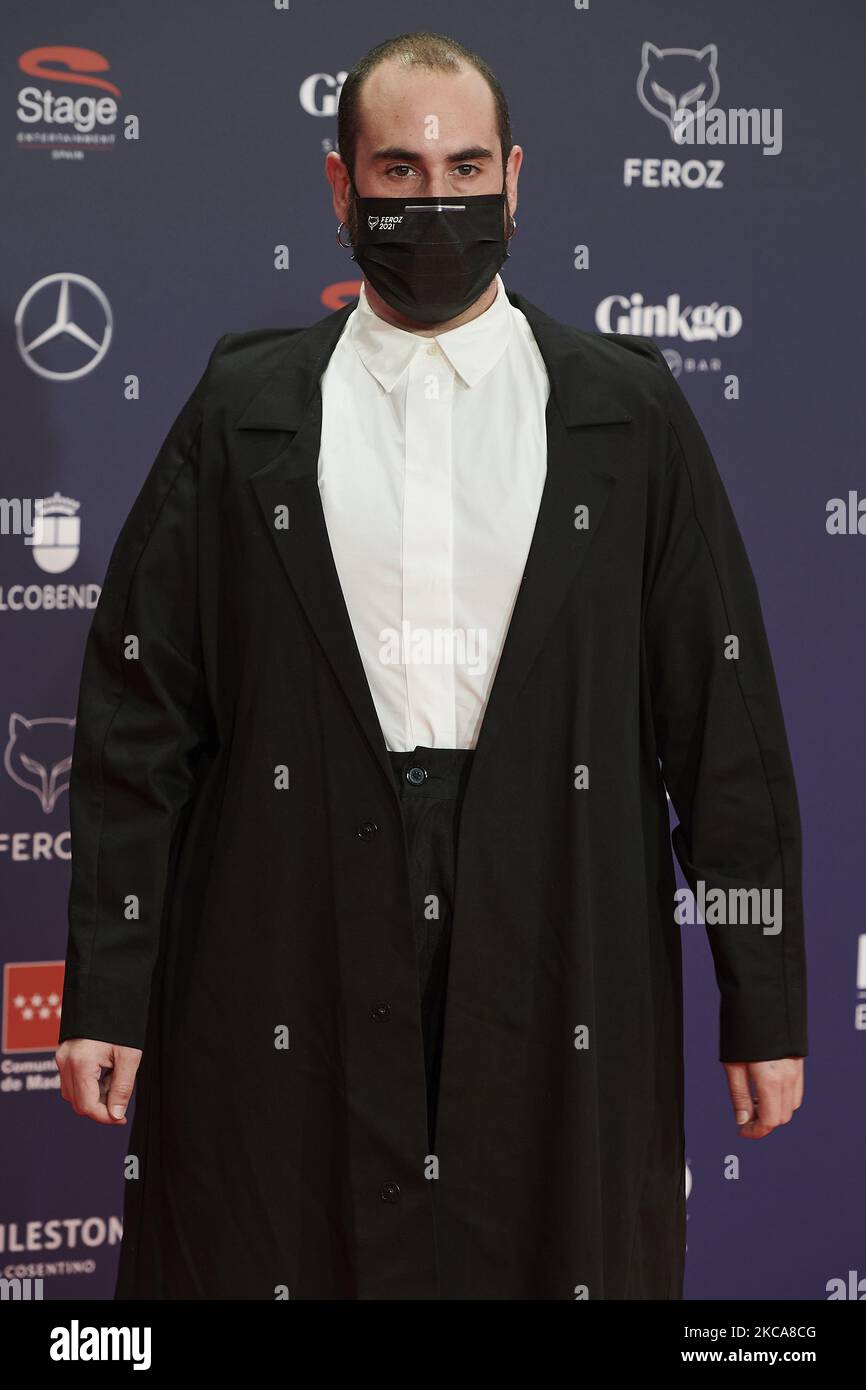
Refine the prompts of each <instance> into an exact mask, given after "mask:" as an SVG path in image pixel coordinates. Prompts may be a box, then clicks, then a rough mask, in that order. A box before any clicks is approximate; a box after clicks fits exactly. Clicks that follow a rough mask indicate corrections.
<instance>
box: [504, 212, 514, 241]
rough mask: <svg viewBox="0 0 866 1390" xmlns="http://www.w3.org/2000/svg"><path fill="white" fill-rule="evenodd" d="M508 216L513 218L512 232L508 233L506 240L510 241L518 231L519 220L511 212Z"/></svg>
mask: <svg viewBox="0 0 866 1390" xmlns="http://www.w3.org/2000/svg"><path fill="white" fill-rule="evenodd" d="M508 216H509V217H510V218H511V231H510V232H509V233H508V236H507V237H506V238H505V240H506V241H510V240H511V238H512V237H513V236H514V233H515V232H516V231H517V218H516V217H515V216H514V214H513V213H511V212H510V213H509V214H508Z"/></svg>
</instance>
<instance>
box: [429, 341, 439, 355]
mask: <svg viewBox="0 0 866 1390" xmlns="http://www.w3.org/2000/svg"><path fill="white" fill-rule="evenodd" d="M438 351H439V349H438V347H437V346H436V344H435V343H431V344H430V346H429V347H428V349H427V356H428V357H435V356H436V354H437V352H438Z"/></svg>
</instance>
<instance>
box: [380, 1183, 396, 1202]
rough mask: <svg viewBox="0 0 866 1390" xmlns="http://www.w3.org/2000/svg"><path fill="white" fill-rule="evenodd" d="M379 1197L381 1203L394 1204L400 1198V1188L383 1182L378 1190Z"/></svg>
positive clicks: (394, 1184)
mask: <svg viewBox="0 0 866 1390" xmlns="http://www.w3.org/2000/svg"><path fill="white" fill-rule="evenodd" d="M379 1196H380V1197H381V1198H382V1201H383V1202H396V1200H397V1198H398V1197H399V1196H400V1188H399V1186H398V1184H397V1183H395V1182H383V1183H382V1186H381V1187H380V1188H379Z"/></svg>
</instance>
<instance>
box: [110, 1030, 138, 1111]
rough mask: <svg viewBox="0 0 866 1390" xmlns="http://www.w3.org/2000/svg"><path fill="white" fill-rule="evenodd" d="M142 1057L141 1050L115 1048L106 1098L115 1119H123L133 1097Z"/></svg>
mask: <svg viewBox="0 0 866 1390" xmlns="http://www.w3.org/2000/svg"><path fill="white" fill-rule="evenodd" d="M140 1057H141V1053H140V1052H136V1051H134V1050H133V1049H132V1048H129V1047H121V1048H117V1049H116V1050H115V1054H114V1066H113V1067H112V1069H111V1071H110V1073H109V1075H108V1077H107V1078H106V1080H107V1081H108V1095H107V1099H106V1103H107V1106H108V1113H109V1115H111V1116H112V1117H113V1119H114V1120H115V1121H120V1120H122V1119H123V1117H124V1115H125V1114H126V1108H127V1106H128V1105H129V1102H130V1100H131V1099H132V1088H133V1086H134V1085H135V1074H136V1072H137V1071H138V1062H139V1058H140Z"/></svg>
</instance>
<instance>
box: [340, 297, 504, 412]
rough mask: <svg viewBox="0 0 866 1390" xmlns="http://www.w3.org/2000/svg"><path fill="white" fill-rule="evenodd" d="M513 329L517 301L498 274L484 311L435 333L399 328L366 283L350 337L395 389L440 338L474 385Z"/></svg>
mask: <svg viewBox="0 0 866 1390" xmlns="http://www.w3.org/2000/svg"><path fill="white" fill-rule="evenodd" d="M511 330H512V309H511V303H510V301H509V299H508V296H507V294H506V293H505V285H504V284H503V282H502V277H501V276H500V275H498V274H497V276H496V298H495V299H494V301H493V303H492V304H491V305H490V307H489V309H485V310H484V313H483V314H479V315H478V317H477V318H474V319H471V320H470V321H469V323H463V324H461V325H460V327H459V328H451V329H449V330H448V331H447V332H446V333H437V334H435V335H434V336H433V337H426V336H421V335H420V334H418V333H410V332H408V331H407V330H406V329H403V328H396V327H395V326H394V325H393V324H391V323H386V322H385V320H384V319H381V318H379V315H378V314H376V313H374V312H373V310H372V309H371V307H370V301H369V300H368V298H367V295H366V291H365V288H364V285H363V283H362V284H361V292H360V294H359V296H358V306H357V308H356V309H355V311H354V312H353V314H352V315H351V317H350V320H349V324H348V326H347V336H348V338H349V341H350V342H351V344H352V346H353V347H354V348H355V351H356V352H357V353H358V356H359V357H360V359H361V361H362V362H363V364H364V366H365V367H366V368H367V370H368V371H369V372H370V373H371V375H372V376H374V377H375V378H376V380H377V381H378V382H379V385H380V386H382V387H383V388H384V390H386V391H391V390H392V388H393V387H394V386H395V385H396V383H397V382H398V381H399V379H400V377H401V376H402V375H403V373H404V371H405V370H406V368H407V367H408V365H409V363H410V362H411V360H412V358H413V357H414V356H415V354H416V353H418V352H423V351H425V350H426V349H427V348H428V347H430V346H431V344H433V343H438V344H439V347H440V349H441V350H442V352H443V354H444V355H445V357H446V358H447V360H448V361H449V362H450V364H451V366H452V367H453V368H454V370H455V372H457V374H458V376H460V377H461V378H462V380H463V381H464V382H465V384H466V385H467V386H474V385H475V384H476V382H478V381H480V380H481V378H482V377H483V376H485V375H486V373H487V372H489V371H490V369H491V367H493V366H494V365H495V364H496V363H497V362H498V361H499V359H500V357H501V356H502V354H503V353H504V351H505V349H506V348H507V346H508V342H509V337H510V334H511Z"/></svg>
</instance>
